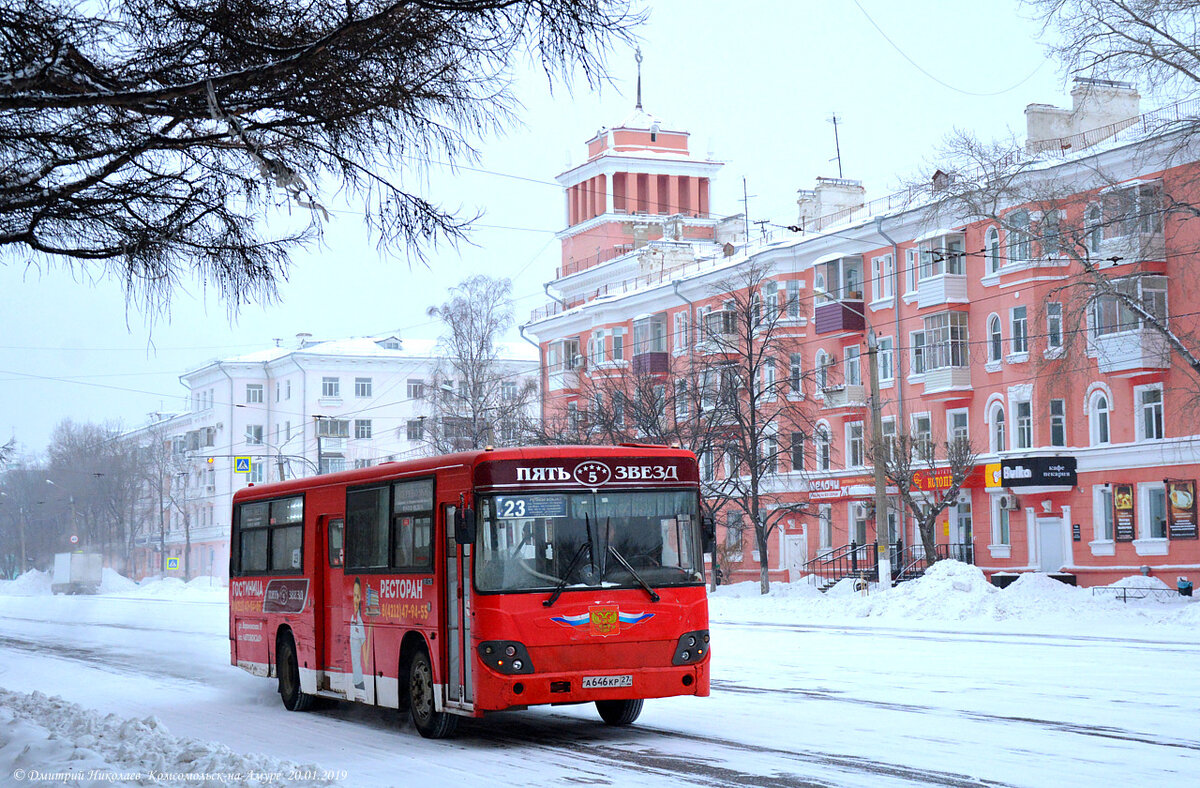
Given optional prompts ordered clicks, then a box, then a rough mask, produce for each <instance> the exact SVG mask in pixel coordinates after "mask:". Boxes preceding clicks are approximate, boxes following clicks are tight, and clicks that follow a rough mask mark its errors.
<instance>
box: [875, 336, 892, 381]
mask: <svg viewBox="0 0 1200 788" xmlns="http://www.w3.org/2000/svg"><path fill="white" fill-rule="evenodd" d="M875 356H876V358H877V359H878V360H879V365H878V366H879V369H878V373H879V382H880V383H888V382H890V381H892V380H893V379H894V378H895V367H894V364H893V355H892V338H891V337H880V338H879V340H878V343H877V346H876V349H875Z"/></svg>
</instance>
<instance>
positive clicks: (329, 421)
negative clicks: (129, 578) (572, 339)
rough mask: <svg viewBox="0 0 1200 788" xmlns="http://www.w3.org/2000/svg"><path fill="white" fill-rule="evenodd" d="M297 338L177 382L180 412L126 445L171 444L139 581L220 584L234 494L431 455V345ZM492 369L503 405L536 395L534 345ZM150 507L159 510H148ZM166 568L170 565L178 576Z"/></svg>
mask: <svg viewBox="0 0 1200 788" xmlns="http://www.w3.org/2000/svg"><path fill="white" fill-rule="evenodd" d="M296 339H297V341H296V343H295V344H293V345H292V346H291V347H284V346H276V347H271V348H267V349H265V350H261V351H256V352H253V353H248V354H245V355H241V356H235V357H232V358H227V359H218V360H213V361H211V362H209V363H207V364H204V365H203V366H200V367H198V368H196V369H193V370H191V371H189V372H186V373H184V374H183V375H181V376H180V381H181V382H182V383H183V385H184V386H185V387H186V388H187V390H188V394H187V397H188V403H189V409H188V411H187V412H186V413H180V414H168V415H163V416H161V417H160V418H157V419H154V420H153V421H152V422H151V423H150V424H148V425H147V426H145V427H143V428H141V429H139V430H136V431H134V432H132V433H130V437H131V439H135V440H142V441H147V440H158V441H162V442H163V443H164V444H169V451H168V452H167V454H166V456H168V457H169V458H170V459H169V460H168V461H166V462H164V463H163V465H164V468H163V469H162V470H163V471H164V474H163V475H164V476H165V477H166V478H165V479H164V481H163V483H162V489H161V490H158V489H156V490H150V491H148V498H153V497H155V496H157V497H159V498H160V504H161V505H160V506H159V507H157V508H158V509H159V512H158V517H157V518H153V517H151V518H148V519H151V520H154V519H156V520H157V522H150V523H149V524H148V525H147V527H146V528H145V529H144V531H145V534H144V536H143V537H142V538H141V539H139V545H140V546H142V547H143V548H144V550H143V552H142V555H141V556H139V557H138V558H136V559H135V561H134V567H135V571H136V572H137V573H138V574H139V575H146V574H156V573H158V572H159V571H160V569H161V567H162V566H164V564H165V565H166V566H167V567H168V571H167V574H168V575H180V576H182V574H183V572H184V566H185V559H190V574H191V575H193V576H195V575H197V574H213V575H215V576H218V577H224V576H225V575H226V573H227V571H228V563H229V528H230V511H231V503H232V499H233V494H234V492H235V491H237V490H238V489H241V488H242V487H245V486H247V485H248V484H258V483H263V482H271V481H279V480H281V479H294V478H298V477H302V476H312V475H315V474H317V473H332V472H336V471H341V470H346V469H349V468H365V467H368V466H371V465H376V464H378V463H382V462H391V461H393V460H399V459H403V458H408V457H413V456H419V455H422V454H429V453H432V450H431V449H430V448H429V443H428V441H427V440H426V439H425V438H426V430H427V424H428V422H429V420H430V419H431V418H436V416H433V415H431V414H432V413H434V409H432V408H431V407H430V404H429V400H430V398H431V397H432V396H433V391H432V386H431V381H432V380H433V379H434V378H435V373H436V371H437V370H438V369H439V358H440V357H439V351H438V346H437V342H436V340H428V339H402V338H400V337H399V336H395V335H386V336H376V337H355V338H349V339H336V340H328V341H314V340H313V339H312V338H311V337H310V335H308V334H299V335H297V338H296ZM499 358H500V360H499V365H498V372H499V374H500V376H501V378H502V382H501V387H500V388H501V392H502V394H501V396H504V397H506V396H507V394H508V392H509V391H512V392H513V393H514V397H515V395H516V392H518V391H520V390H523V389H524V387H525V386H526V385H529V384H530V382H532V383H533V384H536V382H537V378H538V354H537V351H536V350H535V349H534V348H533V347H532V346H530V345H527V344H525V343H502V344H501V346H500V348H499ZM444 388H446V389H447V392H445V394H449V393H450V391H449V389H450V387H449V386H444ZM539 407H540V406H539V403H538V401H537V398H536V397H535V398H534V399H533V401H532V402H531V403H529V408H530V414H529V415H530V416H531V417H536V415H537V411H538V408H539ZM247 458H248V459H249V469H248V470H246V469H245V467H244V464H245V460H246V459H247ZM239 464H240V465H242V466H243V467H239ZM148 508H149V509H150V511H151V512H154V510H155V508H156V507H155V506H154V505H153V502H151V505H150V506H149V507H148ZM185 520H186V528H185ZM185 531H186V533H187V534H188V535H189V536H190V539H189V538H187V537H185ZM185 545H188V546H186V547H185ZM163 550H165V555H162V556H160V555H158V553H159V552H160V551H163ZM185 550H188V551H190V554H189V555H187V556H185V554H184V553H185ZM170 558H177V559H178V561H177V562H175V563H176V564H177V566H176V567H175V568H171V565H170V563H169V562H168V559H170Z"/></svg>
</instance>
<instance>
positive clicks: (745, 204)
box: [742, 178, 758, 246]
mask: <svg viewBox="0 0 1200 788" xmlns="http://www.w3.org/2000/svg"><path fill="white" fill-rule="evenodd" d="M757 196H758V195H757V194H746V179H745V178H742V208H743V211H744V215H743V216H742V226H743V227H744V228H745V230H746V246H749V245H750V198H751V197H757Z"/></svg>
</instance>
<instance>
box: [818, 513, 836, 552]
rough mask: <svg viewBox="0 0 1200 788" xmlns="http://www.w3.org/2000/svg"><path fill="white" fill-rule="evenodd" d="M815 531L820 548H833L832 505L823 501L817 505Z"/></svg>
mask: <svg viewBox="0 0 1200 788" xmlns="http://www.w3.org/2000/svg"><path fill="white" fill-rule="evenodd" d="M817 531H818V533H819V536H818V538H819V539H820V542H821V549H822V550H830V549H832V548H833V505H832V504H828V503H823V504H820V505H819V506H817Z"/></svg>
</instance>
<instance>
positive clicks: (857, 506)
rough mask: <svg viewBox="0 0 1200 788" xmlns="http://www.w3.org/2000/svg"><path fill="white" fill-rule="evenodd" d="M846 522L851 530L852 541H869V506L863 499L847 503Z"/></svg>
mask: <svg viewBox="0 0 1200 788" xmlns="http://www.w3.org/2000/svg"><path fill="white" fill-rule="evenodd" d="M846 522H847V525H848V526H849V530H850V541H851V542H853V543H854V544H859V545H863V544H866V543H867V507H866V506H865V505H864V504H863V502H862V501H851V502H850V503H849V504H847V505H846Z"/></svg>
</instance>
